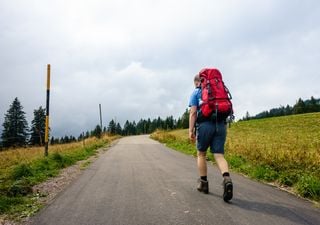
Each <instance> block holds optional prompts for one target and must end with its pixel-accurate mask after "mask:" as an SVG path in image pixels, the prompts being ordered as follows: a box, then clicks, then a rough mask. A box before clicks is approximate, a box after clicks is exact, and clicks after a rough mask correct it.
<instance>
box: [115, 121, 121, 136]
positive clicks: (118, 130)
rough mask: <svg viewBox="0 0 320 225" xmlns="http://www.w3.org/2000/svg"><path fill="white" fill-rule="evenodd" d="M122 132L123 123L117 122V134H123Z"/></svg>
mask: <svg viewBox="0 0 320 225" xmlns="http://www.w3.org/2000/svg"><path fill="white" fill-rule="evenodd" d="M121 133H122V128H121V125H120V123H117V126H116V134H119V135H121Z"/></svg>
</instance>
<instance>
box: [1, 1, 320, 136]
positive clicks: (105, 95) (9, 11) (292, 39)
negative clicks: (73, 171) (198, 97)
mask: <svg viewBox="0 0 320 225" xmlns="http://www.w3.org/2000/svg"><path fill="white" fill-rule="evenodd" d="M319 63H320V2H319V1H317V0H313V1H312V0H310V1H309V0H306V1H301V0H299V1H298V0H263V1H255V0H238V1H237V0H226V1H221V0H219V1H218V0H175V1H172V0H90V1H89V0H86V1H85V0H55V1H47V0H28V1H25V0H1V1H0V123H1V125H2V123H3V120H4V115H5V113H6V111H7V110H8V109H9V106H10V104H11V103H12V101H13V100H14V98H15V97H18V98H19V100H20V101H21V104H22V105H23V107H24V111H25V112H26V115H27V119H28V122H29V124H30V122H31V120H32V118H33V110H34V109H37V108H38V107H39V106H43V107H45V91H46V90H45V88H46V66H47V64H51V102H50V107H51V108H50V116H51V117H50V119H51V120H50V126H51V130H52V135H53V136H62V135H65V134H67V135H75V136H77V135H78V134H79V133H80V132H82V131H86V130H91V129H93V128H94V127H95V125H96V124H98V123H99V104H101V105H102V113H103V123H104V125H107V123H108V122H109V121H110V120H111V119H116V120H117V122H120V123H121V124H123V123H124V122H125V120H127V119H128V120H129V121H133V120H136V121H137V120H139V119H140V118H146V119H147V118H151V119H152V118H155V117H157V116H161V117H166V116H169V115H173V116H174V117H175V118H177V117H179V116H181V115H182V113H183V112H184V111H185V109H186V108H187V106H188V100H189V96H190V94H191V92H192V90H193V83H192V79H193V77H194V75H195V74H196V73H197V72H199V71H200V70H201V69H202V68H203V67H217V68H219V69H220V70H221V72H222V74H223V75H224V80H225V83H226V84H227V86H228V87H229V89H230V91H231V93H232V95H233V103H234V110H235V116H236V118H237V119H239V118H241V117H243V116H244V115H245V113H246V112H247V111H248V112H249V113H250V115H255V114H257V113H259V112H261V111H263V110H267V109H270V108H272V107H279V106H280V105H286V104H290V105H293V104H295V102H296V100H297V99H298V98H299V97H302V98H303V99H306V98H310V97H311V96H314V97H316V98H319V97H320V91H319V84H320V72H319V71H320V70H319ZM0 130H2V126H1V128H0ZM0 132H1V131H0Z"/></svg>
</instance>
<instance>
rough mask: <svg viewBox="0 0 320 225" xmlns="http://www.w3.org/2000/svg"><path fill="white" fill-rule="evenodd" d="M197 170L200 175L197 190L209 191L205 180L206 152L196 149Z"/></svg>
mask: <svg viewBox="0 0 320 225" xmlns="http://www.w3.org/2000/svg"><path fill="white" fill-rule="evenodd" d="M197 165H198V171H199V175H200V179H199V185H198V188H197V189H198V191H200V192H204V193H206V194H208V193H209V183H208V180H207V160H206V152H201V151H198V158H197Z"/></svg>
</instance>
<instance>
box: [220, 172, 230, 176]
mask: <svg viewBox="0 0 320 225" xmlns="http://www.w3.org/2000/svg"><path fill="white" fill-rule="evenodd" d="M222 176H223V177H230V173H229V172H225V173H223V174H222Z"/></svg>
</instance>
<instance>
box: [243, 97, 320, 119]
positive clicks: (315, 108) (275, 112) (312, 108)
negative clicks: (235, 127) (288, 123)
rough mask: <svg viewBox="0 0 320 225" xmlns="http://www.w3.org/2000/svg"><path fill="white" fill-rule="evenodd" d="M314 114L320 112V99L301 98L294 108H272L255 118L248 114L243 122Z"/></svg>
mask: <svg viewBox="0 0 320 225" xmlns="http://www.w3.org/2000/svg"><path fill="white" fill-rule="evenodd" d="M312 112H320V98H318V99H316V98H314V97H313V96H312V97H311V98H310V99H307V100H302V99H301V98H299V99H298V100H297V102H296V104H295V105H294V106H290V105H287V106H280V107H278V108H272V109H270V110H266V111H263V112H261V113H258V114H256V115H255V116H250V115H249V112H247V114H246V116H245V117H243V118H242V119H241V120H250V119H262V118H269V117H277V116H288V115H294V114H302V113H312Z"/></svg>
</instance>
